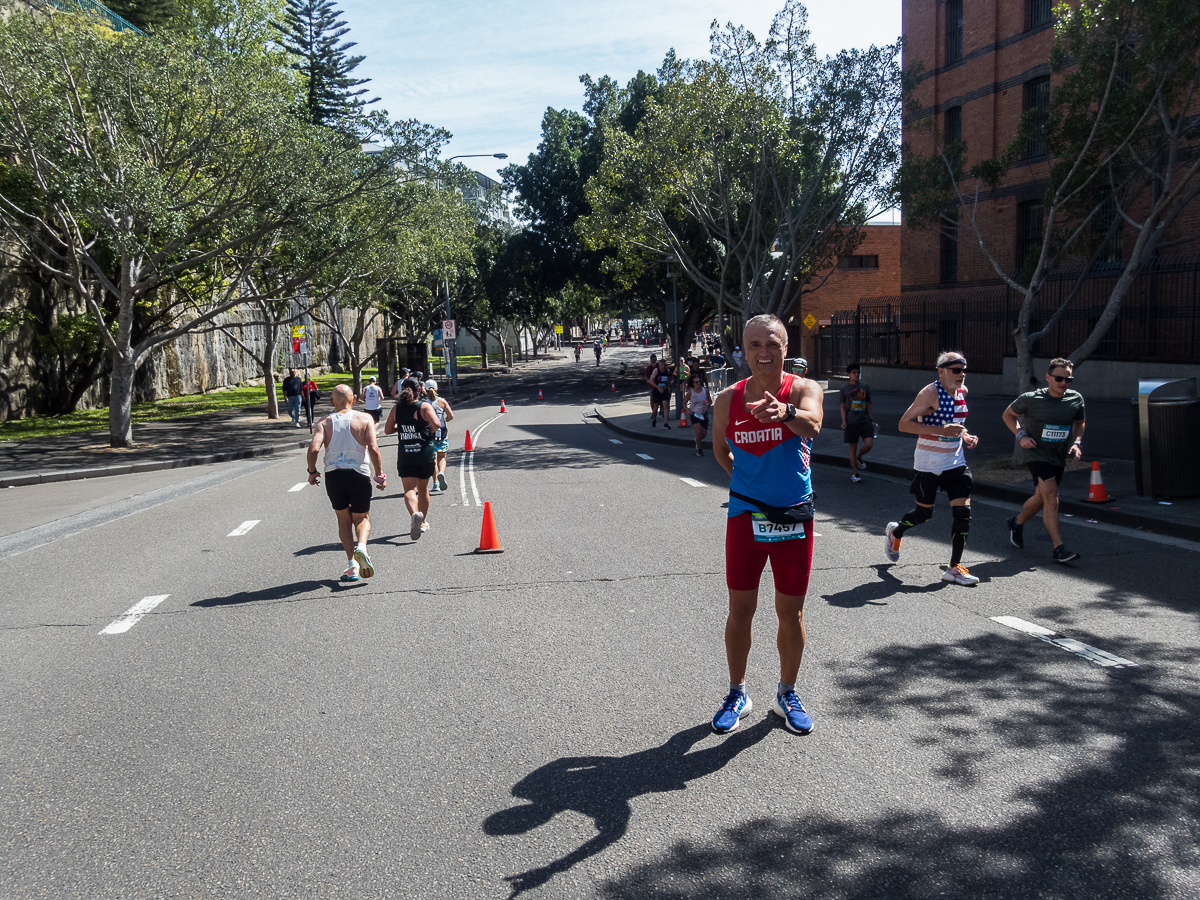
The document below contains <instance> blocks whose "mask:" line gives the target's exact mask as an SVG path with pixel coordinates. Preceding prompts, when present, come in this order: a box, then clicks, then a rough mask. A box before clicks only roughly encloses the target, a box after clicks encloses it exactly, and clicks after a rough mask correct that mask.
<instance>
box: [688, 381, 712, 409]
mask: <svg viewBox="0 0 1200 900" xmlns="http://www.w3.org/2000/svg"><path fill="white" fill-rule="evenodd" d="M707 403H708V389H707V388H700V390H699V391H696V390H693V391H692V398H691V400H689V401H688V410H689V411H690V412H692V413H693V414H695V415H702V414H703V413H704V407H705V405H706V404H707Z"/></svg>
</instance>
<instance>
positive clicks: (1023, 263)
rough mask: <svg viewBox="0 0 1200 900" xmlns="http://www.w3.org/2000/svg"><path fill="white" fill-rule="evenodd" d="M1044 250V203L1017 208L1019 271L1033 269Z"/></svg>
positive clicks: (1026, 204) (1026, 203)
mask: <svg viewBox="0 0 1200 900" xmlns="http://www.w3.org/2000/svg"><path fill="white" fill-rule="evenodd" d="M1041 249H1042V201H1041V200H1026V201H1025V202H1024V203H1021V204H1018V206H1017V270H1018V271H1021V270H1024V269H1025V268H1026V267H1029V268H1032V267H1033V263H1034V262H1035V261H1036V259H1037V254H1038V253H1040V252H1041Z"/></svg>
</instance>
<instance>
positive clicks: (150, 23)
mask: <svg viewBox="0 0 1200 900" xmlns="http://www.w3.org/2000/svg"><path fill="white" fill-rule="evenodd" d="M105 6H107V7H108V8H109V9H111V10H112V11H113V12H115V13H116V14H117V15H118V16H120V17H121V18H122V19H125V20H126V21H127V22H129V24H130V25H134V26H136V27H137V28H140V29H142V31H152V30H154V29H156V28H162V27H164V26H166V25H169V24H170V23H171V22H172V20H174V19H175V18H176V17H177V16H178V15H179V13H180V4H179V0H109V2H107V3H106V4H105Z"/></svg>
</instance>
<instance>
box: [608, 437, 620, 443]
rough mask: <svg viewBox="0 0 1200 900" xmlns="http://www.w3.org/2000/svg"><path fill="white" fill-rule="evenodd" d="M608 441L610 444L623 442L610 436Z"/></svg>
mask: <svg viewBox="0 0 1200 900" xmlns="http://www.w3.org/2000/svg"><path fill="white" fill-rule="evenodd" d="M608 442H609V443H610V444H619V443H621V442H620V441H618V440H617V439H616V438H609V439H608Z"/></svg>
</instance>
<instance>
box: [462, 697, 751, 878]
mask: <svg viewBox="0 0 1200 900" xmlns="http://www.w3.org/2000/svg"><path fill="white" fill-rule="evenodd" d="M772 718H773V717H772V716H766V717H764V718H763V719H762V720H761V721H759V722H758V723H757V724H756V725H753V726H751V727H749V728H744V729H743V730H739V731H736V732H734V733H733V734H732V735H730V736H729V737H727V738H725V739H724V740H721V741H719V742H718V743H714V744H713V745H712V746H709V747H705V748H704V749H703V750H698V751H696V752H695V753H689V752H688V750H690V749H691V748H692V747H693V746H694V745H695V744H696V743H698V742H699V741H700V740H701V739H702V738H704V737H705V736H707V735H709V734H711V733H712V730H711V728H710V727H709V726H708V725H696V726H694V727H692V728H689V729H687V730H686V731H681V732H679V733H678V734H676V735H674V736H673V737H672V738H670V739H669V740H668V741H667V742H666V743H665V744H663V745H662V746H661V747H655V748H653V749H650V750H642V751H640V752H638V753H631V754H629V755H628V756H575V757H564V758H562V759H557V760H555V761H554V762H551V763H547V764H546V765H544V766H542V767H541V768H540V769H536V770H535V771H533V772H531V773H530V774H528V775H526V776H525V777H524V778H522V779H521V780H520V781H519V782H517V783H516V785H514V786H513V789H512V794H513V796H514V797H519V798H521V799H523V800H528V801H529V802H528V803H526V804H523V805H520V806H513V807H510V808H509V809H505V810H501V811H500V812H497V813H493V814H492V815H490V816H488V818H487V819H486V820H485V821H484V823H483V831H484V833H485V834H487V835H490V836H492V837H498V836H501V835H515V834H526V833H527V832H530V831H533V830H534V829H535V828H538V827H540V826H542V825H545V824H546V823H547V822H549V821H550V820H551V819H553V818H554V817H555V816H556V815H558V814H559V813H561V812H566V811H567V810H574V811H577V812H580V813H583V814H584V815H585V816H588V817H589V818H591V819H592V820H593V821H594V822H595V824H596V831H597V834H596V836H595V837H593V838H592V839H591V840H589V841H586V842H585V843H584V844H582V845H581V846H579V847H577V848H576V849H574V850H572V851H571V852H570V853H568V854H566V855H565V856H562V857H560V858H559V859H556V860H555V861H554V862H551V863H548V864H546V865H544V866H539V867H538V868H536V869H531V870H529V871H528V872H521V873H519V874H517V875H512V876H509V878H508V879H507V880H508V881H509V882H511V883H512V894H511V895H510V898H511V897H516V896H517V895H519V894H521V893H523V892H524V891H528V890H530V889H532V888H535V887H539V886H541V885H543V884H545V883H546V882H548V881H549V880H550V879H551V878H553V877H554V876H555V875H557V874H559V873H561V872H565V871H567V870H568V869H570V868H571V867H572V866H574V865H576V864H577V863H580V862H583V861H584V860H585V859H589V858H590V857H592V856H595V855H596V854H597V853H600V852H601V851H603V850H604V849H605V848H607V847H609V846H610V845H612V844H614V843H616V842H617V841H619V840H620V839H621V838H622V837H623V836H624V835H625V832H626V830H627V829H628V827H629V819H630V816H631V815H632V812H633V811H632V808H631V807H630V801H632V800H633V799H634V798H635V797H640V796H642V795H643V794H658V793H663V792H665V791H682V790H684V789H686V788H687V783H688V782H689V781H692V780H694V779H697V778H703V777H704V776H706V775H711V774H713V773H714V772H717V771H718V770H720V769H721V768H723V767H724V766H725V764H726V763H728V762H729V761H730V760H732V759H733V758H734V757H735V756H737V754H738V753H740V752H741V751H743V750H746V749H748V748H749V747H752V746H754V745H755V744H757V743H758V742H759V741H761V740H762V739H763V738H765V737H766V736H767V735H768V734H770V733H771V731H772V729H773V722H772V721H771V720H772Z"/></svg>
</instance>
